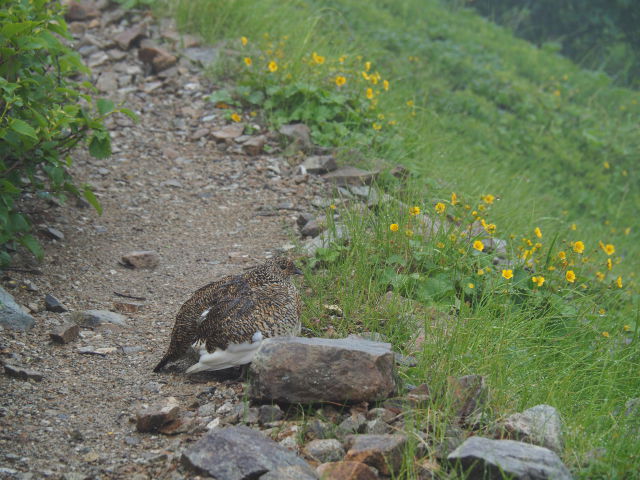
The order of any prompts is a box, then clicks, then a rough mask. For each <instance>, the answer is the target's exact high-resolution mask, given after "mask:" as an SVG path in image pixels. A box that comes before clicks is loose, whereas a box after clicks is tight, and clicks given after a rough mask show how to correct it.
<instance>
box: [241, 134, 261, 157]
mask: <svg viewBox="0 0 640 480" xmlns="http://www.w3.org/2000/svg"><path fill="white" fill-rule="evenodd" d="M265 143H267V137H265V136H264V135H258V136H255V137H251V138H250V139H249V140H247V141H246V142H244V143H243V144H242V151H243V152H244V153H246V154H247V155H259V154H260V153H262V150H263V148H264V145H265Z"/></svg>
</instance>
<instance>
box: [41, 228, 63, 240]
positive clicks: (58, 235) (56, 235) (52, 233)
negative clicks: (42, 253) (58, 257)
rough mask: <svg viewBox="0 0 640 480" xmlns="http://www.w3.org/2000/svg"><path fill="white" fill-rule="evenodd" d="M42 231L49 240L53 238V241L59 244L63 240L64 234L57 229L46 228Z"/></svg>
mask: <svg viewBox="0 0 640 480" xmlns="http://www.w3.org/2000/svg"><path fill="white" fill-rule="evenodd" d="M43 231H44V233H46V234H47V236H49V237H50V238H53V239H54V240H58V241H60V242H61V241H62V240H64V233H62V232H61V231H60V230H58V229H57V228H53V227H46V228H45V229H44V230H43Z"/></svg>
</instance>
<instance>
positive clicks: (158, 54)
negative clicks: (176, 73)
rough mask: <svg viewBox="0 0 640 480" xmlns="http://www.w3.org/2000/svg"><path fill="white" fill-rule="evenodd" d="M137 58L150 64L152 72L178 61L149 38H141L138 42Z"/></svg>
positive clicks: (159, 70) (168, 66)
mask: <svg viewBox="0 0 640 480" xmlns="http://www.w3.org/2000/svg"><path fill="white" fill-rule="evenodd" d="M138 58H139V59H140V60H142V61H143V62H144V63H146V64H148V65H151V68H152V70H153V72H154V73H158V72H161V71H162V70H166V69H167V68H170V67H173V66H174V65H175V64H176V63H178V59H177V58H176V56H175V55H172V54H171V53H169V52H168V51H167V50H165V49H164V48H162V47H160V46H159V45H156V44H155V43H154V42H153V41H151V40H143V41H142V42H140V49H139V50H138Z"/></svg>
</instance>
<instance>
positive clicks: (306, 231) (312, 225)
mask: <svg viewBox="0 0 640 480" xmlns="http://www.w3.org/2000/svg"><path fill="white" fill-rule="evenodd" d="M326 228H327V227H326V225H325V223H324V222H323V220H322V219H317V218H316V219H313V220H311V221H310V222H307V223H306V224H305V226H304V227H302V228H301V229H300V233H301V234H302V236H303V237H312V238H313V237H317V236H318V235H320V234H321V233H322V232H323V231H324V230H325V229H326Z"/></svg>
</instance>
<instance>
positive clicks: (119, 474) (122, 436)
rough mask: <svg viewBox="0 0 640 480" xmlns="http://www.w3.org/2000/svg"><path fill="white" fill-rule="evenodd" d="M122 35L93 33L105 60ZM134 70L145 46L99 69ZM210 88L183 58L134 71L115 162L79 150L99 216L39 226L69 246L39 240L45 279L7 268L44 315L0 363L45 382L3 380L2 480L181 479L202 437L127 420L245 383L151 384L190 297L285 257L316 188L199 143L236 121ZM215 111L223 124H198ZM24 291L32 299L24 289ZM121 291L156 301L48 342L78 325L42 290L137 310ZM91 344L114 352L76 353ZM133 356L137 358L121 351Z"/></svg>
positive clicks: (12, 336) (47, 216)
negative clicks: (150, 70) (133, 118)
mask: <svg viewBox="0 0 640 480" xmlns="http://www.w3.org/2000/svg"><path fill="white" fill-rule="evenodd" d="M125 27H126V25H124V26H119V25H113V24H112V25H111V26H109V27H106V28H102V29H101V28H99V27H98V28H95V29H89V30H88V32H87V34H89V35H92V36H93V37H94V38H97V39H98V41H99V42H101V43H102V44H104V45H105V47H104V50H108V49H109V48H110V46H109V45H107V44H110V43H111V42H110V41H109V38H111V36H112V35H114V34H115V33H114V32H117V31H119V30H122V29H124V28H125ZM84 38H85V37H80V39H79V43H80V45H83V44H86V42H84ZM102 50H103V49H99V51H102ZM94 53H95V52H94ZM92 54H93V53H90V54H89V56H90V55H92ZM85 58H86V56H85ZM131 66H138V67H140V68H141V69H142V68H143V66H142V64H141V63H140V62H139V61H138V60H137V56H136V54H135V49H134V50H132V51H129V52H128V53H127V56H126V58H124V59H123V60H120V61H114V60H109V61H107V62H105V63H103V64H101V65H99V66H98V67H95V68H94V69H93V70H94V75H97V74H99V73H100V72H104V71H118V70H119V69H122V68H126V67H131ZM123 75H125V74H123ZM124 80H125V81H126V80H127V79H126V78H125V79H124ZM155 82H162V85H161V86H157V84H156V83H155ZM210 88H212V87H211V86H208V85H207V80H206V79H205V78H204V77H203V76H202V75H201V74H199V73H194V71H193V70H192V69H190V67H188V63H183V62H181V63H179V64H178V71H177V73H175V74H173V75H172V76H167V78H165V79H161V78H157V77H148V76H147V77H145V76H144V75H133V80H132V82H131V85H130V86H128V87H127V88H119V89H118V90H117V91H115V92H113V93H112V96H113V97H114V98H115V99H116V100H118V99H124V100H125V102H126V106H127V107H129V108H131V109H133V110H135V111H136V112H138V113H139V115H140V122H139V123H138V124H135V125H134V124H133V123H132V122H130V121H129V120H128V119H126V118H124V117H119V118H117V119H114V121H113V122H112V123H113V125H112V126H113V130H112V132H113V145H114V147H115V153H114V155H113V156H112V157H111V158H110V159H107V160H101V161H99V160H96V159H93V158H90V157H89V156H88V155H87V154H86V153H84V152H80V151H79V152H77V153H76V154H75V155H74V157H75V165H74V167H73V172H74V174H75V176H76V178H77V179H78V180H79V181H81V182H82V181H85V182H88V183H90V184H92V185H93V186H94V187H95V191H96V194H97V195H98V196H99V199H100V202H101V203H102V205H103V207H104V214H103V215H102V216H98V215H97V214H96V212H95V211H93V210H92V209H89V208H86V207H85V208H81V207H80V206H78V205H75V201H71V202H68V203H69V204H65V205H61V206H60V205H55V204H52V205H48V206H47V208H46V209H45V211H44V212H42V213H40V214H38V215H36V217H35V223H36V224H37V225H39V228H40V229H42V228H44V227H45V226H47V227H54V228H56V229H58V230H60V231H62V232H63V233H64V239H63V240H61V241H54V240H51V239H50V238H48V237H47V236H46V235H44V234H41V235H40V238H41V239H42V242H43V244H44V246H45V249H46V258H45V259H44V261H43V262H42V263H41V264H40V265H38V266H37V268H38V269H39V270H41V272H42V273H41V274H39V275H37V274H34V273H28V272H15V271H7V272H6V273H5V277H4V282H3V285H4V286H5V288H6V289H7V290H8V291H9V292H10V293H12V294H13V295H14V296H15V297H16V300H17V301H18V302H19V303H21V304H22V305H29V304H31V305H32V306H34V307H35V306H36V305H37V306H38V308H37V310H39V311H37V312H36V313H34V314H33V315H34V317H35V318H36V319H37V323H36V325H35V327H34V328H33V329H31V330H29V331H28V332H26V333H19V332H13V331H9V330H4V331H0V350H1V354H2V357H1V358H2V359H3V361H6V362H8V363H9V362H10V363H12V364H18V365H21V366H24V367H28V368H31V369H33V370H37V371H39V372H41V373H43V374H44V379H43V380H42V381H41V382H34V381H21V380H17V379H13V378H10V377H8V376H4V375H0V405H1V406H0V452H1V453H0V467H2V468H4V469H5V470H0V477H2V478H4V477H3V475H6V476H7V477H8V478H24V479H27V478H34V479H35V478H64V479H74V480H75V479H84V478H100V479H102V478H133V479H137V480H141V479H144V478H154V479H155V478H184V477H183V475H184V474H183V473H179V471H177V470H175V468H176V465H177V463H178V460H179V456H180V452H181V450H182V446H183V445H184V442H188V441H190V440H192V439H194V438H197V432H196V433H195V434H191V433H189V434H187V433H185V434H182V435H179V436H165V435H151V434H138V433H136V432H135V423H132V421H131V420H132V419H133V418H134V417H135V413H136V411H138V410H139V408H140V407H141V406H142V405H144V404H152V403H154V402H155V401H158V400H161V399H166V398H167V397H171V396H173V397H176V398H177V399H178V401H179V402H180V404H181V405H182V407H183V408H184V409H188V408H189V407H191V408H192V409H193V408H194V407H195V406H196V403H198V404H203V403H206V402H211V401H214V402H220V403H222V402H224V401H227V400H229V399H231V400H233V399H234V398H236V396H237V394H238V393H239V392H240V387H239V386H238V385H234V384H222V383H218V382H216V381H210V382H207V383H204V384H203V383H192V382H191V381H189V380H188V379H186V378H185V377H184V376H183V375H180V374H177V373H164V374H153V373H152V368H153V366H154V364H155V363H156V362H157V361H158V359H159V358H160V357H161V356H162V354H163V352H164V349H165V348H166V346H167V344H168V339H169V334H170V331H171V327H172V325H173V319H174V315H175V313H176V311H177V309H178V308H179V306H180V305H181V304H182V302H183V301H184V300H186V299H187V298H188V297H189V295H190V294H191V293H192V292H193V291H194V290H195V289H196V288H198V287H200V286H202V285H204V284H205V283H207V282H209V281H211V280H212V279H215V278H217V277H220V276H222V275H226V274H229V273H235V272H238V271H241V270H242V269H243V267H245V266H250V265H253V264H255V263H257V262H259V261H261V260H263V259H264V258H266V257H267V256H270V255H272V254H274V253H276V250H277V249H278V247H280V246H282V245H283V244H285V243H287V242H288V241H289V234H290V231H288V229H291V228H292V226H293V225H294V220H295V216H296V215H297V212H296V209H297V206H298V205H301V204H303V203H304V204H305V205H306V203H307V200H305V198H308V195H305V191H308V190H309V189H311V188H312V187H311V186H310V185H308V184H304V183H303V184H300V185H298V184H296V183H295V182H294V178H293V176H289V175H286V174H284V173H286V172H287V168H288V165H287V164H286V162H284V160H282V159H281V158H279V157H277V156H276V155H273V154H272V155H257V156H248V155H244V154H241V153H233V152H238V151H239V150H240V149H239V146H238V145H236V144H234V143H233V142H231V144H225V143H222V144H216V142H215V141H213V140H212V139H211V137H210V136H204V137H203V138H201V139H199V140H193V136H194V132H197V131H198V130H199V129H201V128H202V127H203V126H204V127H206V128H208V129H210V130H215V129H216V128H219V127H220V126H222V125H225V124H226V123H228V122H227V121H226V120H225V119H224V113H225V112H222V111H213V110H212V109H211V107H210V106H209V105H207V103H206V102H205V101H204V100H202V95H203V94H205V93H207V92H208V91H210V90H209V89H210ZM212 113H213V114H215V115H216V117H215V118H213V119H206V121H203V117H205V118H206V117H207V116H208V115H211V114H212ZM258 133H260V132H256V134H258ZM263 133H266V132H263ZM278 171H280V172H281V174H278ZM132 250H155V251H156V252H157V253H158V256H159V259H160V264H159V266H158V267H157V268H156V269H154V270H134V269H128V268H125V267H124V266H122V265H121V264H120V259H121V257H122V255H124V254H126V253H128V252H130V251H132ZM25 281H26V282H31V284H33V286H35V287H36V289H37V291H35V292H32V291H28V289H26V288H20V285H24V284H25ZM12 285H18V288H13V289H10V288H9V287H10V286H12ZM114 292H120V293H125V294H129V295H133V296H136V297H144V298H145V300H144V301H143V302H141V303H143V304H144V306H143V307H142V309H141V310H140V311H139V312H135V313H129V314H126V316H127V318H128V320H127V321H128V326H127V327H126V328H124V327H117V326H111V325H106V326H104V327H100V328H97V329H94V330H91V329H83V330H82V331H81V337H80V338H79V339H78V340H76V341H74V342H72V343H69V344H67V345H57V344H53V343H51V341H50V338H49V332H50V331H51V330H52V329H53V328H54V327H55V326H57V325H60V324H61V323H62V322H63V321H64V320H65V319H67V318H68V314H66V313H52V312H48V311H45V310H44V303H43V300H44V296H45V295H46V294H52V295H54V296H56V297H57V298H58V299H60V300H61V301H62V303H63V304H64V305H65V306H66V307H67V308H68V309H69V310H72V311H73V310H85V309H104V310H113V309H114V302H118V301H126V300H123V299H122V298H120V297H118V296H116V295H115V294H114ZM85 346H92V347H95V348H102V347H117V351H115V352H112V353H108V354H106V355H105V356H101V355H91V354H81V353H79V352H78V349H79V348H80V347H85ZM122 347H133V348H125V351H126V352H127V353H124V351H123V349H122ZM13 471H15V472H16V473H12V472H13ZM20 472H22V473H20Z"/></svg>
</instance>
